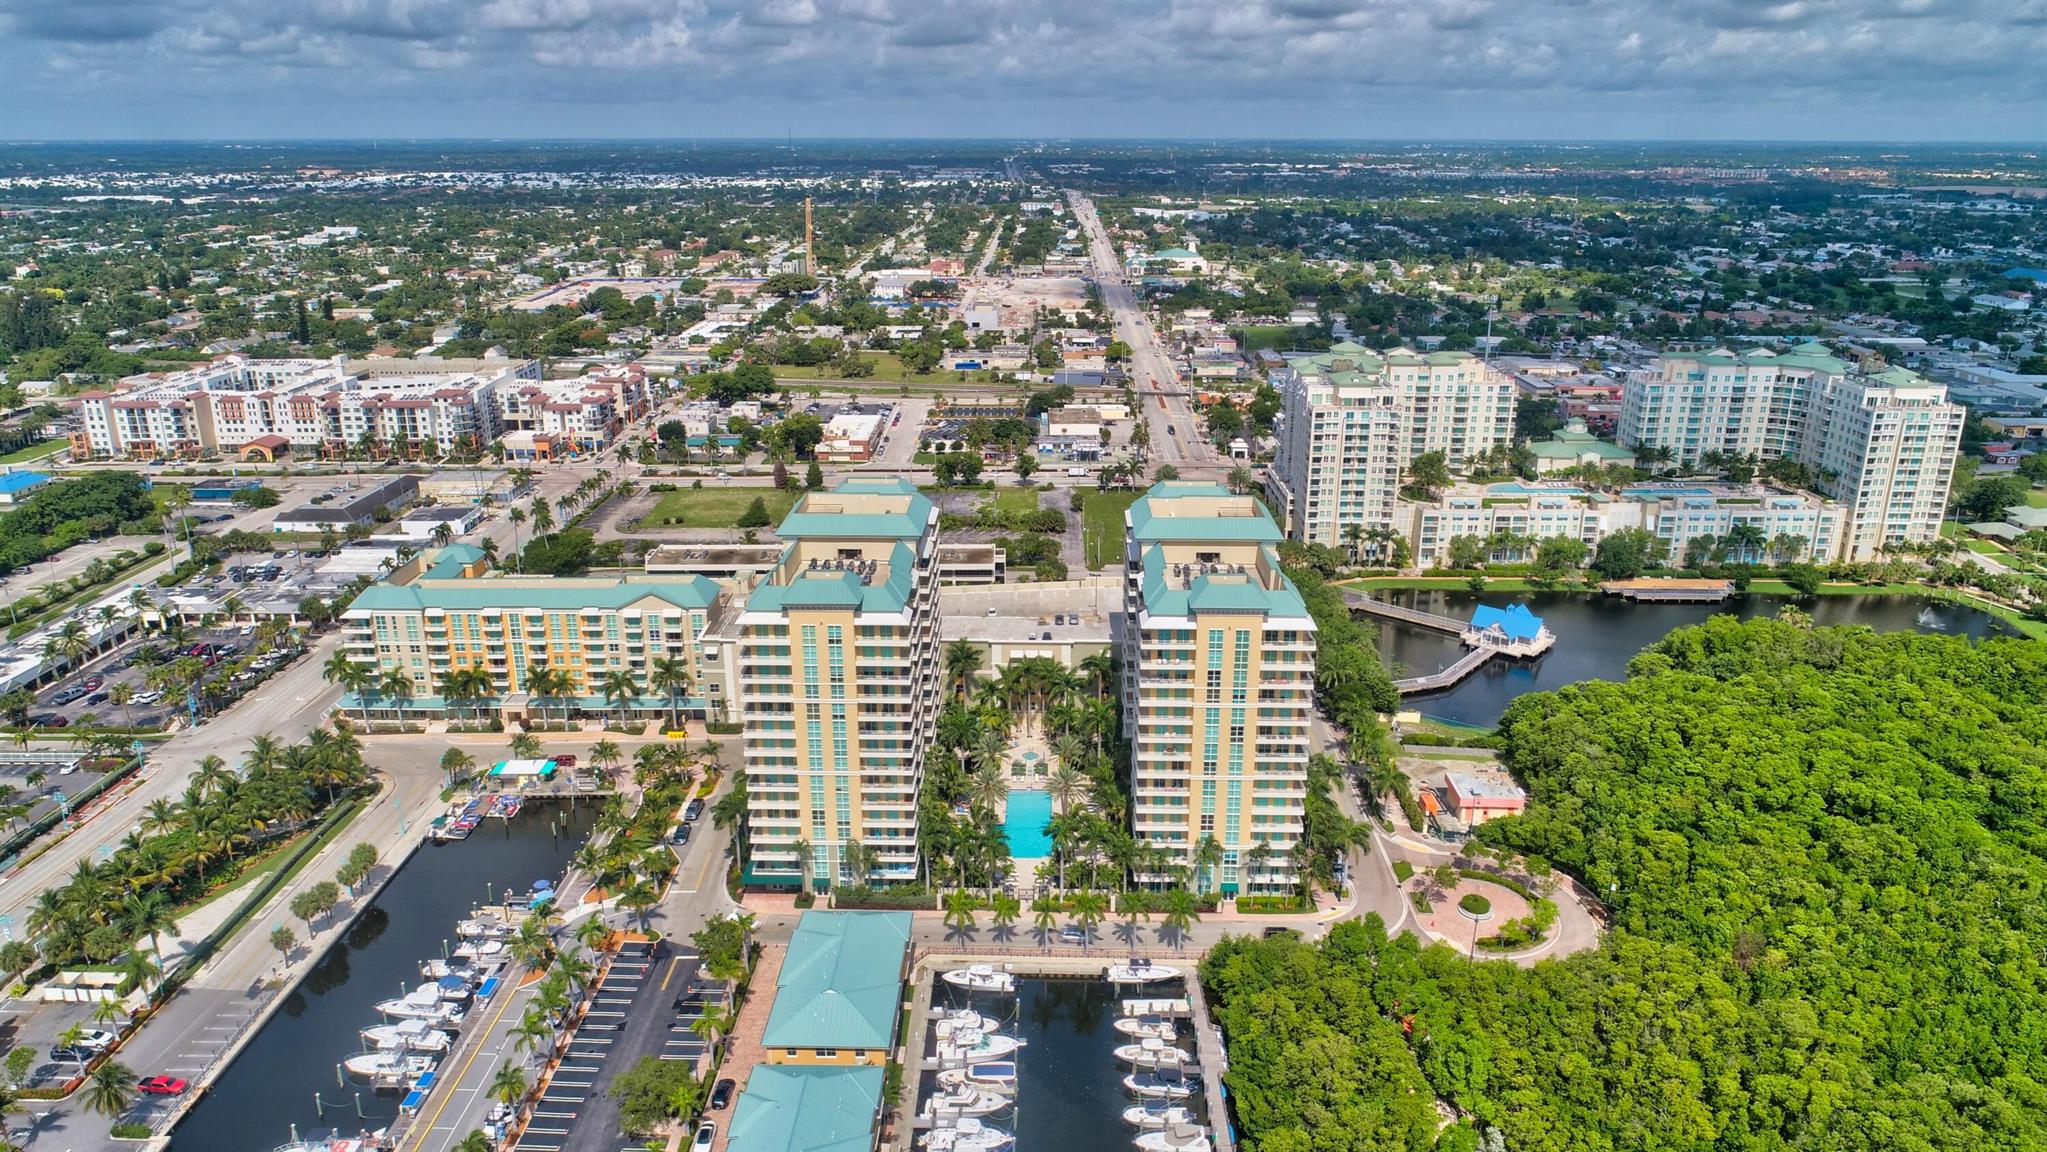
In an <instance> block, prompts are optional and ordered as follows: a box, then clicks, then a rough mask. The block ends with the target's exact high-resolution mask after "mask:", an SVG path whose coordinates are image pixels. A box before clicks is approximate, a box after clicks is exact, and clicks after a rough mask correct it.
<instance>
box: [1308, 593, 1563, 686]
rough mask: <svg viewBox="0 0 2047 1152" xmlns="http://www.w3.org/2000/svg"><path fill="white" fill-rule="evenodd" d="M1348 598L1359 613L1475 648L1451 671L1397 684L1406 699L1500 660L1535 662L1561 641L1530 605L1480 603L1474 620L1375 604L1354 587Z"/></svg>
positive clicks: (1377, 602)
mask: <svg viewBox="0 0 2047 1152" xmlns="http://www.w3.org/2000/svg"><path fill="white" fill-rule="evenodd" d="M1343 596H1344V600H1345V602H1347V603H1348V604H1349V605H1350V607H1351V608H1352V609H1353V610H1355V611H1359V612H1363V613H1365V614H1366V615H1369V616H1377V617H1380V618H1381V619H1385V620H1393V621H1397V622H1398V623H1401V624H1407V625H1411V626H1413V627H1416V628H1426V629H1428V630H1430V631H1432V632H1447V633H1449V634H1451V635H1452V636H1455V637H1457V641H1458V643H1460V644H1463V645H1464V646H1465V647H1466V648H1467V649H1470V651H1467V652H1466V653H1465V654H1464V655H1462V656H1459V657H1458V658H1457V660H1456V662H1455V663H1453V664H1451V665H1450V666H1449V667H1448V668H1444V669H1442V670H1440V671H1436V672H1431V673H1429V674H1427V675H1425V676H1409V677H1407V678H1406V679H1403V680H1395V681H1394V682H1393V687H1394V688H1395V689H1396V690H1398V691H1399V692H1400V694H1401V695H1403V696H1406V695H1411V694H1417V693H1422V692H1440V691H1442V690H1444V689H1446V688H1454V687H1456V686H1457V685H1458V684H1459V683H1461V682H1462V681H1463V680H1464V678H1465V677H1467V676H1470V675H1471V674H1472V673H1473V672H1476V671H1478V670H1479V669H1480V668H1483V667H1485V666H1486V664H1487V662H1489V661H1491V660H1492V658H1493V657H1495V656H1505V657H1508V658H1510V659H1515V660H1533V659H1535V658H1536V657H1538V656H1540V655H1542V654H1543V653H1545V652H1547V651H1549V650H1550V649H1551V648H1553V647H1555V646H1556V642H1557V638H1556V634H1555V633H1553V632H1551V631H1550V630H1549V629H1547V628H1545V627H1543V625H1542V619H1541V618H1540V617H1538V616H1536V615H1534V614H1533V613H1531V612H1529V611H1528V607H1527V605H1525V604H1514V605H1511V606H1509V607H1507V608H1504V609H1502V608H1493V607H1491V606H1488V605H1483V604H1481V605H1480V606H1479V607H1478V608H1477V610H1476V611H1474V612H1473V613H1472V614H1471V619H1470V620H1459V619H1457V618H1455V617H1452V616H1443V615H1439V614H1437V613H1434V612H1424V611H1422V610H1421V609H1419V608H1408V607H1405V606H1403V605H1399V604H1389V603H1387V602H1386V601H1384V600H1375V599H1373V598H1372V597H1370V596H1367V595H1365V594H1364V593H1362V592H1358V591H1356V590H1354V589H1350V588H1346V589H1344V590H1343Z"/></svg>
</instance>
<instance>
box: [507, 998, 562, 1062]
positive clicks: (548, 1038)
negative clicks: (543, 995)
mask: <svg viewBox="0 0 2047 1152" xmlns="http://www.w3.org/2000/svg"><path fill="white" fill-rule="evenodd" d="M508 1035H509V1036H510V1037H511V1039H512V1048H513V1050H514V1051H518V1052H524V1053H526V1054H527V1055H529V1056H530V1055H532V1054H533V1053H535V1052H538V1051H539V1050H540V1046H541V1045H543V1044H546V1045H549V1046H552V1045H553V1043H554V1025H552V1024H549V1023H548V1022H547V1016H546V1014H545V1013H542V1012H535V1011H532V1010H531V1009H530V1008H529V1009H528V1010H527V1012H526V1014H525V1015H524V1016H521V1017H520V1018H519V1022H518V1023H517V1024H516V1025H514V1026H513V1027H512V1030H511V1032H510V1033H508Z"/></svg>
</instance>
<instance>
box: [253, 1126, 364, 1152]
mask: <svg viewBox="0 0 2047 1152" xmlns="http://www.w3.org/2000/svg"><path fill="white" fill-rule="evenodd" d="M389 1147H390V1144H388V1143H387V1142H386V1141H385V1133H384V1130H383V1129H378V1130H377V1131H375V1132H359V1133H357V1134H356V1135H354V1136H343V1135H342V1134H341V1132H340V1130H338V1129H329V1130H326V1131H321V1132H308V1133H306V1134H305V1135H304V1136H300V1135H299V1132H298V1127H297V1125H293V1126H292V1135H291V1143H289V1144H279V1145H278V1146H277V1147H276V1148H273V1149H271V1152H379V1150H380V1149H385V1148H389Z"/></svg>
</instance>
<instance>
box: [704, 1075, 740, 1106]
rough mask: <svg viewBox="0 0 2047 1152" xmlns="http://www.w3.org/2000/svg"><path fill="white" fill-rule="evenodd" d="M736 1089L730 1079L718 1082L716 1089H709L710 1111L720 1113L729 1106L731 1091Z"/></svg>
mask: <svg viewBox="0 0 2047 1152" xmlns="http://www.w3.org/2000/svg"><path fill="white" fill-rule="evenodd" d="M737 1087H738V1085H736V1084H734V1083H733V1082H732V1080H731V1078H730V1077H727V1078H726V1079H724V1080H720V1081H718V1084H717V1087H715V1088H712V1089H711V1111H713V1112H717V1111H720V1110H722V1109H724V1108H725V1107H726V1106H727V1105H729V1104H731V1103H732V1091H733V1089H735V1088H737Z"/></svg>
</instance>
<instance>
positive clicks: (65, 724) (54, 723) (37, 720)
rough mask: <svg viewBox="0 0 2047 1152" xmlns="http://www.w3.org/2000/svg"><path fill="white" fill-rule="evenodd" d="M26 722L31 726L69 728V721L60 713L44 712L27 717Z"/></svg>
mask: <svg viewBox="0 0 2047 1152" xmlns="http://www.w3.org/2000/svg"><path fill="white" fill-rule="evenodd" d="M28 724H29V727H31V728H69V727H70V726H71V721H70V720H67V719H65V718H64V716H63V715H62V714H61V713H57V712H45V713H43V714H42V715H40V716H31V717H29V718H28Z"/></svg>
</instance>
